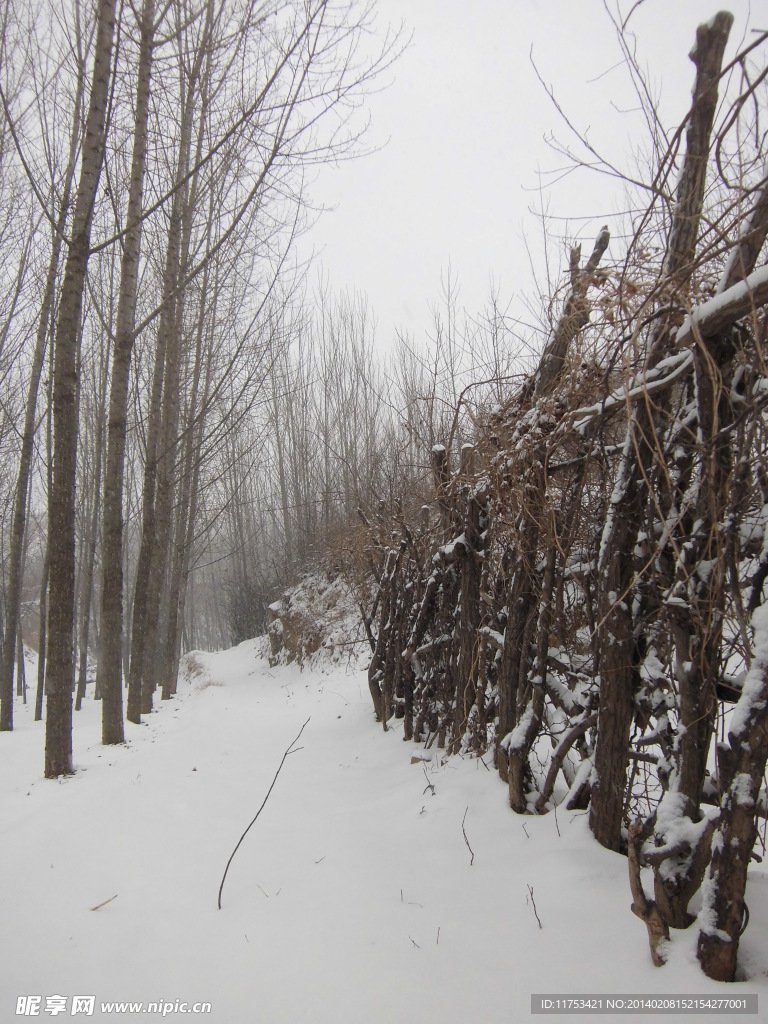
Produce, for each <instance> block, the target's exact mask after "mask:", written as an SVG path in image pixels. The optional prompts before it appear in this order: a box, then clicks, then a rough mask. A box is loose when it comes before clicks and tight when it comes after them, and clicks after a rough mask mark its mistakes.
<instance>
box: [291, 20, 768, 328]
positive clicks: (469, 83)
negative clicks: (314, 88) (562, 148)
mask: <svg viewBox="0 0 768 1024" xmlns="http://www.w3.org/2000/svg"><path fill="white" fill-rule="evenodd" d="M607 4H608V6H609V7H610V8H611V9H612V10H615V4H616V0H607ZM633 4H634V0H620V6H621V10H622V12H623V14H624V15H626V14H628V13H629V11H630V10H631V9H632V7H633ZM723 8H726V9H728V10H730V11H731V12H732V13H733V14H734V15H735V17H736V22H735V25H734V28H733V31H732V33H731V40H730V45H729V50H728V53H727V55H726V59H728V56H729V55H731V56H732V55H733V53H734V52H735V50H736V48H737V46H738V44H739V43H740V42H741V41H742V40H743V37H744V33H745V32H746V31H747V30H748V26H749V27H750V28H754V27H758V26H759V27H761V28H768V10H766V5H765V4H764V3H762V2H757V0H755V2H753V3H751V4H750V3H749V2H748V0H730V2H728V0H726V2H725V3H723V2H720V3H718V2H717V0H644V2H643V3H641V4H640V5H638V6H637V7H636V9H635V10H634V12H633V13H632V16H631V19H630V21H629V29H630V30H631V31H632V32H633V34H634V35H635V36H636V47H637V54H638V60H639V63H640V65H641V66H642V67H644V68H646V69H647V71H648V76H649V81H650V84H651V87H652V89H653V90H654V92H655V93H656V94H658V96H659V98H660V105H661V112H662V121H663V122H664V123H665V124H666V125H668V126H674V125H677V124H678V123H679V121H680V119H681V117H682V116H683V115H684V114H685V112H686V110H687V108H688V105H689V100H690V90H691V86H692V83H693V73H694V66H693V64H692V63H691V61H690V60H689V59H688V56H687V55H688V52H689V50H690V49H691V46H692V44H693V42H694V39H695V31H696V26H697V25H698V24H699V23H700V22H702V21H706V20H708V19H709V18H711V17H712V15H713V14H715V13H716V12H717V11H718V10H720V9H723ZM378 9H379V22H380V23H381V25H382V27H383V26H384V25H385V24H386V23H387V22H391V23H399V22H400V21H401V20H403V21H404V22H405V24H406V29H407V32H409V33H410V32H413V41H412V44H411V46H410V47H409V49H408V50H407V51H406V53H405V54H404V55H403V56H402V58H401V59H400V61H399V62H398V63H397V65H396V67H395V68H394V70H393V72H392V75H391V77H392V79H393V83H392V85H391V86H390V88H388V89H387V90H386V91H384V92H383V93H379V94H377V95H373V96H371V97H370V100H369V108H370V113H371V118H372V128H371V136H370V141H371V142H373V143H375V144H384V143H385V145H383V148H382V149H381V151H379V152H377V153H375V154H373V155H369V156H367V157H365V158H364V159H361V160H358V161H354V162H351V163H347V164H345V165H343V166H341V167H339V168H333V169H330V168H329V169H325V170H323V171H322V172H321V174H320V176H319V178H318V181H317V182H316V183H315V187H314V197H315V200H316V201H317V202H319V203H322V204H324V205H326V206H330V207H334V208H335V209H333V211H331V212H327V213H325V214H324V215H323V216H322V217H321V218H320V220H319V221H318V223H317V224H316V226H315V227H314V228H313V229H312V231H311V233H310V235H309V237H308V239H306V240H305V245H311V246H313V247H314V248H315V249H316V250H318V251H319V253H320V256H319V258H320V261H321V263H322V266H323V268H324V270H325V272H326V273H327V276H328V278H329V280H330V283H331V285H332V286H333V287H334V288H345V287H346V288H351V289H356V290H358V291H360V292H363V293H365V294H366V295H367V296H368V299H369V304H370V307H371V309H372V310H373V312H374V313H375V314H376V317H377V319H378V338H379V342H380V344H381V345H382V346H386V345H388V344H389V342H390V340H391V339H392V337H393V336H394V331H395V329H397V328H399V329H401V330H405V331H408V332H410V333H411V334H412V335H414V336H415V337H418V336H419V335H420V334H422V333H423V332H424V331H426V330H428V328H429V323H430V307H431V306H432V305H433V304H434V303H435V302H436V301H437V300H439V297H440V282H441V274H442V275H444V274H445V272H446V270H447V268H448V266H449V264H450V266H451V269H452V271H453V273H454V274H455V276H456V278H457V280H458V283H459V285H460V302H461V304H462V305H463V306H464V307H465V308H466V309H467V311H468V312H470V313H475V312H477V311H479V309H480V308H481V307H482V306H483V305H484V304H485V302H486V300H487V297H488V295H489V292H490V281H491V280H493V281H494V282H495V284H496V286H497V287H498V288H499V290H500V293H501V296H502V298H507V299H508V298H509V297H511V296H513V295H514V294H515V293H519V292H520V291H524V290H528V291H531V290H532V275H531V270H530V268H529V263H528V256H527V253H526V248H525V244H524V235H527V236H529V238H530V239H531V242H532V244H533V245H534V247H538V246H539V240H540V235H541V229H540V226H539V223H538V221H537V219H536V216H535V214H534V213H532V212H531V210H532V209H535V208H536V207H538V206H539V205H540V202H541V199H540V196H539V194H538V193H537V189H538V186H539V181H540V179H539V174H538V171H539V170H551V169H553V168H556V167H557V166H558V164H559V163H561V161H559V160H558V158H557V156H556V155H555V154H554V153H553V152H552V150H551V149H549V148H548V147H547V145H546V144H545V141H544V139H545V136H547V135H549V134H551V133H552V132H554V133H556V134H557V135H558V136H559V137H560V138H562V139H564V140H565V139H566V138H567V131H566V129H565V128H564V126H563V124H562V122H561V121H560V120H559V118H558V115H557V113H556V111H555V109H554V107H553V105H552V103H551V102H550V100H549V99H548V98H547V96H546V94H545V92H544V90H543V88H542V86H541V85H540V83H539V82H538V80H537V78H536V75H535V72H534V69H533V67H532V64H531V54H532V56H533V59H534V60H535V62H536V65H537V67H538V68H539V71H540V73H541V75H542V78H543V79H544V80H545V81H546V82H547V83H548V84H550V85H551V87H552V89H553V91H554V93H555V94H556V96H557V97H558V99H559V100H560V102H561V103H562V105H563V106H564V108H565V109H566V110H567V112H568V113H569V115H570V116H572V118H573V120H574V121H575V122H576V123H577V124H578V125H579V126H580V127H582V128H589V129H590V133H591V137H592V138H594V140H595V141H596V142H599V144H600V145H601V146H603V147H604V148H605V149H607V150H608V151H609V153H610V154H611V155H612V156H614V157H615V159H616V161H617V162H618V163H620V164H621V163H622V162H623V163H624V164H626V163H627V160H628V158H627V153H628V152H629V151H630V149H631V148H633V147H637V148H640V147H642V145H643V132H642V129H641V126H640V125H639V124H638V121H637V118H636V117H634V116H633V114H632V110H631V108H632V107H636V106H637V102H636V100H635V99H634V98H633V96H632V95H631V94H630V93H629V92H628V91H627V75H626V72H625V70H624V69H622V68H621V67H620V66H616V65H617V62H618V61H620V59H621V54H620V51H619V47H618V44H617V41H616V37H615V30H614V28H613V25H612V24H611V22H610V20H609V17H608V15H607V14H606V10H605V6H604V4H603V2H602V0H473V2H468V0H379V2H378ZM545 202H546V203H547V204H548V206H549V211H550V213H551V214H553V215H556V216H561V217H569V218H571V217H572V218H583V217H594V219H592V220H579V219H574V220H572V221H569V222H567V223H566V222H564V221H556V222H555V226H556V227H557V228H558V229H562V231H563V233H564V234H569V235H570V236H571V237H572V236H573V235H577V236H578V237H579V238H580V239H581V240H583V241H584V247H585V249H586V247H587V246H588V245H591V243H592V241H593V240H594V237H595V235H596V233H597V231H598V230H599V227H600V225H601V224H602V223H604V222H605V221H606V220H608V221H610V213H611V211H612V210H613V209H615V208H616V207H617V205H620V196H619V195H618V194H617V192H616V189H615V188H614V186H613V185H612V183H611V181H610V180H609V179H606V178H604V177H598V176H596V175H585V174H583V173H581V174H579V175H578V176H572V177H570V178H568V179H567V180H565V181H562V182H560V183H559V184H555V185H553V186H552V187H551V188H550V189H549V190H548V191H547V193H546V196H545ZM619 245H620V241H619V240H618V239H617V240H616V242H615V246H617V247H618V246H619ZM556 255H557V256H558V257H559V256H560V252H557V253H556ZM620 255H621V252H620V251H618V249H617V251H616V252H615V253H614V256H615V257H616V258H620ZM521 311H522V309H521Z"/></svg>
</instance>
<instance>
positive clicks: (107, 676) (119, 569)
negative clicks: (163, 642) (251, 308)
mask: <svg viewBox="0 0 768 1024" xmlns="http://www.w3.org/2000/svg"><path fill="white" fill-rule="evenodd" d="M154 18H155V2H154V0H144V8H143V10H142V15H141V22H140V24H139V32H140V45H139V66H138V73H137V82H136V113H135V116H134V130H133V156H132V158H131V177H130V185H129V189H128V212H127V215H126V230H125V237H124V240H123V256H122V265H121V269H120V295H119V298H118V306H117V325H116V331H115V344H114V354H113V357H112V380H111V386H110V393H109V424H108V428H107V466H106V471H105V474H104V513H103V527H102V538H103V539H102V545H103V550H102V589H101V627H100V628H101V643H100V650H99V664H98V669H97V687H98V689H99V692H100V693H101V695H102V699H103V702H104V703H103V706H102V730H101V732H102V742H103V743H122V742H123V739H124V730H123V688H122V648H123V489H124V476H125V442H126V424H127V419H128V382H129V377H130V369H131V354H132V352H133V345H134V340H135V339H134V328H135V321H136V290H137V281H138V268H139V254H140V251H141V234H142V219H141V215H142V205H143V203H142V197H143V191H144V173H145V169H146V153H147V123H148V119H149V97H150V85H151V78H152V54H153V47H154V32H155V25H154ZM128 718H129V720H130V721H132V722H139V721H140V720H141V715H140V700H139V699H138V697H137V693H136V688H134V690H133V691H129V694H128Z"/></svg>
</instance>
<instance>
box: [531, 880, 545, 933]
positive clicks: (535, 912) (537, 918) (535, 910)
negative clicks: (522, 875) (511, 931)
mask: <svg viewBox="0 0 768 1024" xmlns="http://www.w3.org/2000/svg"><path fill="white" fill-rule="evenodd" d="M528 892H529V894H530V897H531V906H532V907H533V912H534V914H535V915H536V920H537V921H538V922H539V928H543V927H544V925H543V924H542V923H541V918H540V917H539V912H538V910H537V909H536V904H535V902H534V900H533V886H532V885H529V886H528Z"/></svg>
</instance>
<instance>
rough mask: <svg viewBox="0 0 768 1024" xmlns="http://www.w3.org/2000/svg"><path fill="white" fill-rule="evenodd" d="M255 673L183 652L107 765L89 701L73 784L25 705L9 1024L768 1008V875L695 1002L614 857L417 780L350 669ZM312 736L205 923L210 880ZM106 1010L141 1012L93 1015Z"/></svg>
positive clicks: (238, 652) (8, 940) (6, 980)
mask: <svg viewBox="0 0 768 1024" xmlns="http://www.w3.org/2000/svg"><path fill="white" fill-rule="evenodd" d="M264 653H265V652H264V644H263V642H262V641H258V642H257V641H252V642H248V643H245V644H242V645H241V646H240V647H238V648H235V649H234V650H231V651H227V652H223V653H219V654H199V653H197V654H195V655H194V656H191V657H188V659H187V666H186V667H187V671H186V672H185V673H184V675H183V678H182V681H181V682H180V688H179V695H178V697H177V698H176V699H175V700H173V701H172V702H169V703H167V704H164V705H162V706H161V707H160V709H159V711H158V712H157V713H155V714H153V715H151V716H150V717H149V718H148V720H147V723H146V724H144V725H142V726H128V743H127V745H126V746H124V747H120V748H103V747H102V746H101V745H100V727H99V722H98V714H99V707H98V705H95V704H94V702H93V701H91V700H90V699H89V700H88V702H87V705H86V707H85V708H84V710H83V711H82V712H80V713H79V714H78V715H76V732H75V762H76V765H77V768H78V771H77V774H76V775H75V776H73V777H72V778H69V779H66V780H63V781H60V782H46V781H44V780H43V778H42V766H43V730H42V726H41V725H40V724H35V723H33V722H32V721H31V709H30V710H29V714H27V713H26V711H21V710H20V711H19V713H18V718H17V722H18V727H17V729H16V730H15V731H14V733H13V734H11V735H2V736H0V759H1V762H0V763H2V773H0V864H1V865H2V872H3V874H2V879H3V884H2V888H1V890H0V920H1V921H2V926H1V927H2V931H1V932H0V964H1V965H2V966H1V968H0V1021H2V1022H5V1021H11V1020H14V1019H19V1018H18V1017H17V1016H16V1009H17V999H18V997H20V996H21V997H28V996H39V997H41V1001H40V1003H39V1004H38V1005H37V1007H36V1008H38V1009H39V1010H40V1013H39V1016H41V1017H47V1016H49V1014H47V1013H46V999H47V998H50V997H53V996H61V997H65V998H66V1004H65V1005H66V1016H67V1017H68V1018H69V1017H71V1016H72V1013H71V1011H72V1006H73V999H74V997H75V996H95V1009H94V1012H93V1015H92V1019H94V1020H101V1019H105V1020H106V1019H113V1018H117V1019H124V1020H133V1019H135V1020H147V1019H152V1017H153V1016H154V1017H155V1018H159V1017H161V1016H163V1013H162V1011H161V1010H160V1011H157V1012H154V1011H152V1012H150V1013H148V1012H146V1010H147V1007H148V1005H149V1003H150V1002H157V1003H160V1004H161V1005H162V1004H166V1013H165V1016H166V1017H176V1016H177V1013H176V1012H174V1011H172V1010H169V1009H168V1004H170V1006H172V1007H174V1010H175V1007H176V1006H177V1005H178V1006H179V1007H180V1005H181V1003H182V1002H184V1003H187V1004H189V1006H190V1007H191V1006H192V1004H194V1003H195V1002H196V1001H199V1002H206V1003H210V1004H211V1011H210V1013H206V1014H194V1015H185V1019H187V1020H189V1019H200V1020H207V1021H210V1022H211V1024H252V1022H263V1024H281V1022H286V1024H287V1022H291V1024H293V1022H300V1021H307V1022H311V1024H326V1022H327V1024H391V1022H399V1021H424V1020H438V1021H440V1022H441V1024H459V1022H464V1021H478V1022H480V1021H482V1022H484V1024H486V1022H487V1024H496V1022H498V1024H502V1022H503V1024H513V1022H516V1021H521V1020H527V1019H528V1018H529V1014H530V1008H531V994H532V993H577V992H579V993H614V994H616V993H625V994H628V993H632V994H640V993H644V994H647V995H659V994H664V993H673V992H676V993H689V994H691V993H698V994H704V993H714V994H716V995H718V996H726V997H732V996H741V995H743V994H744V993H758V995H759V998H760V1003H761V1014H764V1013H765V1012H766V1009H768V973H767V972H768V875H767V874H766V872H765V871H764V870H763V868H761V867H756V868H755V870H754V872H753V875H752V879H751V883H750V887H749V889H748V892H747V899H748V901H749V905H750V910H751V924H750V926H749V929H748V930H747V932H746V934H745V936H744V938H743V940H742V947H741V948H742V962H743V964H744V968H745V970H746V971H747V972H748V973H749V975H750V977H749V979H748V980H746V981H744V982H742V983H738V984H736V985H733V986H723V985H716V984H714V983H712V982H709V981H707V979H706V978H705V977H704V976H703V975H702V974H701V972H700V970H699V968H698V964H697V963H696V961H695V956H694V948H695V939H696V934H695V928H694V929H691V930H690V931H689V932H685V933H681V934H678V935H676V936H675V937H674V939H673V942H672V949H671V955H670V961H669V963H668V965H667V966H666V967H665V968H663V969H661V970H657V969H655V968H654V967H653V966H652V965H651V962H650V956H649V952H648V943H647V938H646V930H645V928H644V926H643V925H642V924H641V923H640V922H639V921H638V920H637V919H636V918H635V917H633V915H632V914H631V913H630V910H629V904H630V902H631V899H630V894H629V884H628V880H627V868H626V861H625V860H624V859H623V858H621V857H619V856H617V855H614V854H611V853H608V852H606V851H605V850H603V849H602V848H600V847H599V846H597V845H596V844H595V843H594V841H593V840H592V839H591V837H590V835H589V833H588V830H587V824H586V819H585V817H584V815H578V814H577V815H574V814H570V813H565V812H563V813H561V814H559V815H558V816H557V817H556V816H555V815H554V814H550V815H547V816H545V817H541V818H520V817H517V816H515V815H514V814H513V813H512V812H511V811H509V810H508V809H507V807H506V797H505V790H504V787H503V785H502V784H501V783H500V782H499V780H498V777H497V776H496V774H495V773H491V772H489V771H487V770H486V768H485V766H484V764H483V763H482V762H480V761H477V760H470V759H467V760H461V759H458V758H453V759H451V760H449V761H447V762H443V761H442V760H441V757H440V754H439V752H433V751H430V752H429V754H430V755H432V758H433V759H432V760H431V761H428V762H426V763H421V762H418V763H411V757H412V755H413V754H415V753H417V748H414V747H413V746H412V745H410V744H407V745H406V744H403V743H402V742H400V740H399V733H398V731H397V730H396V729H395V730H393V731H391V732H390V733H388V734H384V733H383V732H382V731H381V729H380V727H378V726H376V724H375V722H374V721H373V715H372V711H371V707H370V698H369V696H368V689H367V685H366V682H365V674H364V672H363V671H362V670H354V671H351V670H349V669H346V668H344V667H343V666H340V667H337V668H336V669H334V671H333V672H330V673H329V672H328V671H326V672H324V673H320V672H317V671H314V670H312V669H307V668H305V669H304V671H303V672H302V671H300V670H299V669H298V668H297V667H296V666H295V665H291V666H278V667H269V664H268V662H267V660H266V659H265V657H264V656H263V655H264ZM307 719H309V723H308V724H307V726H306V729H305V730H304V733H303V735H302V737H301V740H300V743H299V746H300V747H301V749H299V750H297V751H296V752H295V753H293V754H291V755H290V756H289V757H288V758H287V760H286V762H285V765H284V767H283V769H282V772H281V774H280V776H279V777H278V779H277V782H276V784H275V787H274V790H273V792H272V794H271V796H270V798H269V801H268V803H267V805H266V807H265V809H264V811H263V813H262V814H261V816H260V817H259V819H258V820H257V822H256V823H255V825H254V826H253V828H252V829H251V831H250V832H249V834H248V836H247V837H246V838H245V840H244V842H243V844H242V846H241V847H240V849H239V851H238V853H237V855H236V856H235V858H234V860H233V862H232V866H231V868H230V870H229V875H228V877H227V880H226V884H225V887H224V891H223V900H222V910H218V909H217V905H216V901H217V892H218V888H219V883H220V881H221V877H222V873H223V871H224V867H225V865H226V862H227V859H228V857H229V855H230V853H231V851H232V849H233V848H234V846H235V843H236V842H237V840H238V838H239V836H240V834H241V833H242V831H243V830H244V829H245V827H246V825H247V824H248V822H249V821H250V820H251V818H252V817H253V815H254V814H255V813H256V811H257V809H258V807H259V805H260V804H261V802H262V800H263V799H264V796H265V795H266V792H267V790H268V788H269V785H270V783H271V781H272V779H273V777H274V773H275V771H276V770H277V767H278V765H279V763H280V759H281V757H282V756H283V753H284V751H285V749H286V748H287V747H288V745H289V744H290V742H291V740H292V739H293V738H294V737H295V736H296V734H297V733H298V731H299V729H300V728H301V726H302V724H303V723H304V722H305V721H306V720H307ZM462 823H463V827H462ZM464 833H466V841H465V834H464ZM469 847H471V851H472V853H473V854H474V861H472V853H470V849H469ZM531 890H532V892H531ZM106 901H109V902H106ZM94 908H99V909H94ZM539 920H540V922H541V926H540V925H539ZM113 1001H130V1002H134V1003H138V1002H142V1001H143V1003H144V1011H145V1012H142V1013H139V1012H137V1011H136V1010H133V1011H130V1010H127V1011H124V1012H122V1013H115V1012H113V1013H107V1012H103V1011H102V1009H101V1004H102V1003H107V1002H113ZM177 1001H178V1003H177ZM34 1005H35V1004H31V1003H29V1002H26V1003H23V1004H22V1007H24V1006H26V1007H27V1008H29V1007H34ZM47 1005H48V1006H49V1007H54V1006H55V1005H56V1004H55V1003H53V1002H50V1003H48V1004H47ZM61 1016H62V1018H63V1017H64V1016H65V1014H63V1013H62V1015H61ZM84 1016H85V1014H83V1017H84ZM535 1019H537V1020H538V1019H554V1018H545V1017H542V1018H539V1017H536V1018H535ZM578 1019H579V1020H591V1019H594V1020H596V1021H608V1020H613V1019H616V1020H618V1019H624V1018H619V1017H614V1016H613V1015H610V1014H609V1015H601V1016H599V1017H598V1016H595V1017H594V1018H593V1017H592V1015H587V1016H584V1015H579V1017H578ZM629 1019H631V1020H634V1021H638V1020H649V1021H651V1020H653V1021H659V1020H664V1019H667V1017H666V1015H661V1016H659V1015H653V1016H651V1015H645V1014H641V1015H639V1016H638V1015H632V1017H631V1018H629ZM670 1019H671V1018H670ZM675 1019H678V1018H677V1017H675ZM687 1019H699V1017H698V1016H696V1015H694V1016H693V1017H690V1016H689V1017H688V1018H687ZM702 1019H703V1015H702ZM707 1019H709V1017H707ZM712 1019H714V1020H717V1021H726V1020H733V1021H735V1020H750V1019H751V1020H755V1019H765V1018H764V1017H758V1018H755V1017H746V1018H745V1017H743V1016H738V1017H737V1016H735V1015H731V1014H718V1015H715V1016H714V1017H713V1018H712Z"/></svg>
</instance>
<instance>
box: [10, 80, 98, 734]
mask: <svg viewBox="0 0 768 1024" xmlns="http://www.w3.org/2000/svg"><path fill="white" fill-rule="evenodd" d="M84 89H85V71H84V68H83V67H82V65H81V66H80V68H79V73H78V77H77V89H76V93H75V101H74V106H73V111H74V116H73V122H72V127H71V137H70V147H69V154H68V157H67V166H66V169H65V171H64V177H63V180H62V196H61V206H60V208H59V215H58V217H57V219H56V225H55V227H54V229H53V232H52V237H51V256H50V260H49V262H48V273H47V275H46V280H45V290H44V291H43V299H42V303H41V306H40V317H39V319H38V322H37V332H36V334H35V350H34V354H33V356H32V370H31V373H30V377H29V387H28V389H27V401H26V407H25V410H24V430H23V434H22V438H21V455H20V457H19V473H18V477H17V480H16V492H15V498H14V508H13V525H12V529H11V550H10V555H9V559H8V595H7V599H6V607H5V613H6V619H5V632H4V636H3V655H2V660H0V732H1V731H3V730H7V729H12V728H13V700H12V694H13V649H14V647H15V638H16V630H17V629H18V623H19V613H20V609H21V584H22V568H21V567H22V551H23V547H24V536H25V533H26V525H27V524H26V514H25V513H26V506H27V492H28V490H29V478H30V470H31V466H32V451H33V446H34V440H35V418H36V415H35V414H36V410H37V396H38V391H39V388H40V378H41V376H42V370H43V364H44V362H45V350H46V345H47V340H48V326H49V324H50V320H51V313H52V310H53V302H54V297H55V294H56V279H57V277H58V273H59V263H60V259H61V246H62V242H63V238H64V228H65V226H66V222H67V214H68V212H69V204H70V200H71V196H72V184H73V181H74V177H75V164H76V160H77V154H78V149H79V146H78V142H79V133H78V125H79V120H80V108H81V105H82V98H83V92H84ZM41 653H42V652H41ZM42 660H43V661H44V660H45V659H44V658H43V659H42Z"/></svg>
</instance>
